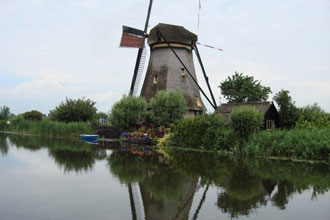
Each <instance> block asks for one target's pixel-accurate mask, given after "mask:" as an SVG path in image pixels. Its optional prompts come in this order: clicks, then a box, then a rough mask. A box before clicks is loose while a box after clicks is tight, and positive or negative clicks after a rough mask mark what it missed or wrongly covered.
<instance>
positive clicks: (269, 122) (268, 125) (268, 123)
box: [266, 120, 275, 131]
mask: <svg viewBox="0 0 330 220" xmlns="http://www.w3.org/2000/svg"><path fill="white" fill-rule="evenodd" d="M274 127H275V122H274V120H266V130H267V131H271V130H273V129H274Z"/></svg>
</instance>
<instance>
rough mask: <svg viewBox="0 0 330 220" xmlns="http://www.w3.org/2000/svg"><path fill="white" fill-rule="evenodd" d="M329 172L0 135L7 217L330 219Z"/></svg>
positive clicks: (0, 188) (1, 213)
mask: <svg viewBox="0 0 330 220" xmlns="http://www.w3.org/2000/svg"><path fill="white" fill-rule="evenodd" d="M329 189H330V166H329V165H325V164H314V165H313V164H309V163H293V162H288V161H278V160H265V159H255V158H254V159H253V158H245V159H229V158H221V157H219V156H215V155H212V154H207V153H188V152H178V151H176V152H174V151H173V152H168V153H167V154H166V155H165V156H164V155H161V154H158V153H155V152H150V151H148V150H137V149H133V148H130V149H128V148H120V147H119V146H107V147H106V148H104V147H99V146H96V145H88V144H83V143H80V142H77V141H72V140H67V139H45V138H37V137H27V136H4V135H0V219H1V220H11V219H24V220H29V219H31V220H32V219H33V220H37V219H47V220H52V219H56V220H65V219H79V220H80V219H95V220H97V219H157V220H158V219H160V220H162V219H231V218H239V219H317V220H323V219H324V220H330V191H329Z"/></svg>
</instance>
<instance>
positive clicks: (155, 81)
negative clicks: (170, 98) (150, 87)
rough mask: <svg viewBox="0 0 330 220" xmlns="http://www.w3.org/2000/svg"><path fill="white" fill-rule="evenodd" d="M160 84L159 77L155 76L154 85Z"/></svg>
mask: <svg viewBox="0 0 330 220" xmlns="http://www.w3.org/2000/svg"><path fill="white" fill-rule="evenodd" d="M157 82H158V76H154V84H157Z"/></svg>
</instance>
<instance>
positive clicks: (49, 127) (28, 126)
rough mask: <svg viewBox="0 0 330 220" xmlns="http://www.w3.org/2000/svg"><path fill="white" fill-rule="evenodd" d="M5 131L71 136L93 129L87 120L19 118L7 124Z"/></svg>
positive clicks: (93, 131)
mask: <svg viewBox="0 0 330 220" xmlns="http://www.w3.org/2000/svg"><path fill="white" fill-rule="evenodd" d="M7 131H11V132H15V133H19V134H32V135H38V136H49V137H73V136H79V135H80V134H92V133H95V130H94V129H93V128H92V124H91V123H89V122H71V123H64V122H55V121H49V120H42V121H27V120H19V121H16V122H15V123H12V124H10V125H9V127H8V129H7Z"/></svg>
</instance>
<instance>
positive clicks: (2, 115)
mask: <svg viewBox="0 0 330 220" xmlns="http://www.w3.org/2000/svg"><path fill="white" fill-rule="evenodd" d="M9 116H10V109H9V107H8V106H5V105H4V106H2V107H0V120H8V119H9Z"/></svg>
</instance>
